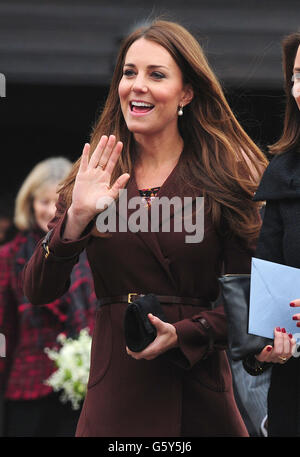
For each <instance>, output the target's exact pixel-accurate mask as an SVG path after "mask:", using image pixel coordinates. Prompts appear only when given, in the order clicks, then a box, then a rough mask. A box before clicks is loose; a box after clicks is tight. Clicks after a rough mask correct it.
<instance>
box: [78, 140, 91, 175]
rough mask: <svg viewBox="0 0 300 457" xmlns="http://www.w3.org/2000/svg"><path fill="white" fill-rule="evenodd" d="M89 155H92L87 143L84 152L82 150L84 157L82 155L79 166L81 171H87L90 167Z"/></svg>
mask: <svg viewBox="0 0 300 457" xmlns="http://www.w3.org/2000/svg"><path fill="white" fill-rule="evenodd" d="M89 154H90V145H89V143H85V145H84V147H83V150H82V155H81V160H80V164H79V171H85V170H86V169H87V167H88V164H89Z"/></svg>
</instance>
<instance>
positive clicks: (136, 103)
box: [131, 102, 153, 108]
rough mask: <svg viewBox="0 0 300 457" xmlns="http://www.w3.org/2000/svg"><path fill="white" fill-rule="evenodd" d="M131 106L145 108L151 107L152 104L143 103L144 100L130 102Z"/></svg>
mask: <svg viewBox="0 0 300 457" xmlns="http://www.w3.org/2000/svg"><path fill="white" fill-rule="evenodd" d="M131 104H132V105H133V106H144V107H145V108H152V107H153V105H151V104H150V103H145V102H131Z"/></svg>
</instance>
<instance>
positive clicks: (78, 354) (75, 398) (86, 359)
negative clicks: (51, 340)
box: [45, 329, 92, 409]
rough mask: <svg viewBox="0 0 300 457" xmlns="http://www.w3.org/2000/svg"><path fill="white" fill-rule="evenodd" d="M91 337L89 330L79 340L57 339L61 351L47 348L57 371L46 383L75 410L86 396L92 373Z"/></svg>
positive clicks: (62, 337) (81, 334)
mask: <svg viewBox="0 0 300 457" xmlns="http://www.w3.org/2000/svg"><path fill="white" fill-rule="evenodd" d="M91 340H92V339H91V336H90V335H89V332H88V330H87V329H84V330H81V332H80V333H79V337H78V339H72V338H67V337H66V336H65V335H63V334H60V335H58V337H57V341H58V343H60V345H61V348H60V349H58V350H57V349H50V348H45V352H46V354H47V355H48V357H49V358H50V359H51V360H53V361H54V362H55V364H56V366H57V370H56V371H55V372H54V373H53V374H52V375H51V376H50V377H49V378H48V379H47V380H46V381H45V383H46V384H47V385H49V386H51V387H52V388H53V390H54V391H55V392H57V391H60V390H61V391H62V394H61V396H60V399H61V401H62V402H63V403H66V402H67V401H71V403H72V408H73V409H79V408H80V406H81V401H82V400H83V399H84V397H85V394H86V386H87V382H88V377H89V371H90V353H91Z"/></svg>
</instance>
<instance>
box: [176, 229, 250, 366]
mask: <svg viewBox="0 0 300 457" xmlns="http://www.w3.org/2000/svg"><path fill="white" fill-rule="evenodd" d="M253 253H254V246H251V247H245V246H244V245H243V244H242V243H241V241H240V240H239V239H237V238H232V239H230V240H226V241H225V242H224V273H250V270H251V257H252V255H253ZM173 325H174V326H175V328H176V332H177V335H178V343H179V348H178V349H176V350H173V352H172V355H171V357H172V361H173V362H175V363H176V364H177V365H179V366H180V367H181V368H184V369H190V368H192V367H193V366H194V365H195V364H196V363H197V362H198V361H199V360H201V359H204V358H206V357H208V355H209V354H210V353H211V352H212V351H214V350H224V349H226V348H227V323H226V316H225V311H224V307H223V305H222V304H221V303H220V304H218V305H217V306H216V307H215V308H213V309H207V311H206V310H205V311H202V312H201V313H200V314H197V315H195V316H193V317H192V318H191V319H183V320H181V321H179V322H177V323H175V324H173Z"/></svg>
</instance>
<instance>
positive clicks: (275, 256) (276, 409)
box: [244, 32, 300, 436]
mask: <svg viewBox="0 0 300 457" xmlns="http://www.w3.org/2000/svg"><path fill="white" fill-rule="evenodd" d="M283 72H284V80H285V92H286V109H285V119H284V127H283V133H282V136H281V138H280V139H279V140H278V141H277V142H276V143H275V144H273V145H272V146H270V152H271V153H272V154H273V155H274V157H273V159H272V160H271V162H270V165H269V166H268V168H267V169H266V171H265V173H264V175H263V177H262V180H261V183H260V186H259V188H258V190H257V192H256V195H255V200H256V201H264V200H265V201H266V207H265V214H264V219H263V225H262V228H261V233H260V237H259V241H258V245H257V250H256V255H255V256H256V257H258V258H260V259H264V260H268V261H270V262H276V263H280V264H283V265H288V266H290V267H295V268H300V231H299V227H300V33H299V32H298V33H293V34H290V35H288V36H287V37H285V39H284V40H283ZM288 306H295V307H297V306H300V299H299V297H295V300H293V301H292V302H291V303H287V307H288ZM295 311H296V309H295ZM293 319H294V322H295V333H293V334H292V333H290V334H288V333H287V332H286V329H285V328H281V327H278V328H276V329H274V345H273V346H271V345H268V346H266V347H265V348H264V349H263V350H262V351H261V353H259V354H258V355H256V356H248V357H247V358H246V359H245V360H244V367H245V369H246V370H247V371H248V372H249V373H250V374H252V375H260V374H262V373H263V372H265V370H268V369H272V372H271V380H270V389H269V392H268V418H267V433H268V436H300V378H299V373H300V360H299V357H297V356H298V355H299V354H297V353H295V352H294V351H295V344H296V339H298V340H299V335H297V333H298V327H299V326H300V325H299V321H300V314H299V313H295V315H294V316H293ZM297 321H298V322H297ZM293 355H295V356H294V357H293Z"/></svg>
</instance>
